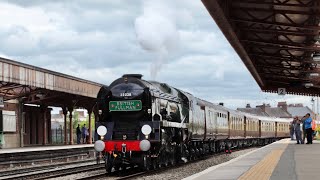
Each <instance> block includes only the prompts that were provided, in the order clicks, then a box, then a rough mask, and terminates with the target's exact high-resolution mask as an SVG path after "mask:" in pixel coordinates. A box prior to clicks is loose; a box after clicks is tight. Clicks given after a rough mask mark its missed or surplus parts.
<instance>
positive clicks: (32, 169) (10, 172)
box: [0, 159, 96, 179]
mask: <svg viewBox="0 0 320 180" xmlns="http://www.w3.org/2000/svg"><path fill="white" fill-rule="evenodd" d="M90 162H96V159H91V160H90V159H89V160H84V161H76V162H68V163H58V164H50V165H45V166H37V167H29V168H23V169H22V168H19V169H14V170H7V171H0V179H1V178H2V177H6V176H13V175H18V174H26V173H31V172H36V171H43V170H50V169H54V168H57V167H61V166H68V165H73V164H83V163H90Z"/></svg>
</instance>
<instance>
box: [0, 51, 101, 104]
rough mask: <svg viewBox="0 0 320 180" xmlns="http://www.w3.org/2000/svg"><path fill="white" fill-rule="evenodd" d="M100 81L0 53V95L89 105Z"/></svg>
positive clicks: (38, 100)
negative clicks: (10, 57)
mask: <svg viewBox="0 0 320 180" xmlns="http://www.w3.org/2000/svg"><path fill="white" fill-rule="evenodd" d="M101 87H102V84H99V83H96V82H92V81H88V80H84V79H81V78H77V77H73V76H69V75H66V74H63V73H58V72H54V71H50V70H47V69H43V68H40V67H36V66H31V65H28V64H24V63H20V62H17V61H13V60H10V59H6V58H1V57H0V96H1V97H3V99H4V100H11V99H22V101H23V103H25V104H37V105H44V106H57V107H82V108H91V107H92V106H94V104H95V103H96V98H97V94H98V92H99V90H100V88H101Z"/></svg>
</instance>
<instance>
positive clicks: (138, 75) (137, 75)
mask: <svg viewBox="0 0 320 180" xmlns="http://www.w3.org/2000/svg"><path fill="white" fill-rule="evenodd" d="M122 77H123V78H124V77H133V78H138V79H141V78H142V74H124V75H123V76H122Z"/></svg>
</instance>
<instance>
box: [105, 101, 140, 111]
mask: <svg viewBox="0 0 320 180" xmlns="http://www.w3.org/2000/svg"><path fill="white" fill-rule="evenodd" d="M141 109H142V102H141V101H140V100H130V101H110V102H109V110H110V111H140V110H141Z"/></svg>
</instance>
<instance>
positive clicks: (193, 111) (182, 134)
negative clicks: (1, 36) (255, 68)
mask: <svg viewBox="0 0 320 180" xmlns="http://www.w3.org/2000/svg"><path fill="white" fill-rule="evenodd" d="M97 104H98V107H99V127H98V128H97V133H98V134H99V139H100V140H98V141H96V142H95V145H94V147H95V149H96V151H98V152H102V154H103V157H104V158H103V159H104V161H105V167H106V170H107V172H111V170H112V168H115V169H116V170H117V169H120V168H122V169H123V168H124V166H131V165H138V166H140V167H142V168H143V169H145V170H149V169H150V168H158V167H161V166H167V165H169V164H171V165H174V164H176V163H179V162H185V161H188V160H193V159H196V158H198V157H201V156H203V155H206V154H209V153H215V152H220V151H230V150H231V149H233V148H241V147H244V146H253V145H264V144H268V143H271V142H273V141H275V140H277V139H280V138H284V137H288V136H289V132H288V131H289V120H283V119H279V118H269V117H258V116H254V115H250V114H245V113H242V112H239V111H235V110H231V109H228V108H225V107H224V106H221V105H215V104H213V103H210V102H207V101H205V100H202V99H199V98H196V97H194V96H193V95H192V94H190V93H187V92H184V91H182V90H179V89H177V88H174V87H171V86H169V85H167V84H165V83H160V82H156V81H146V80H143V79H142V75H139V74H126V75H123V76H122V77H121V78H119V79H117V80H115V81H114V82H112V83H111V84H110V86H109V87H102V88H101V89H100V92H99V94H98V103H97Z"/></svg>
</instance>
